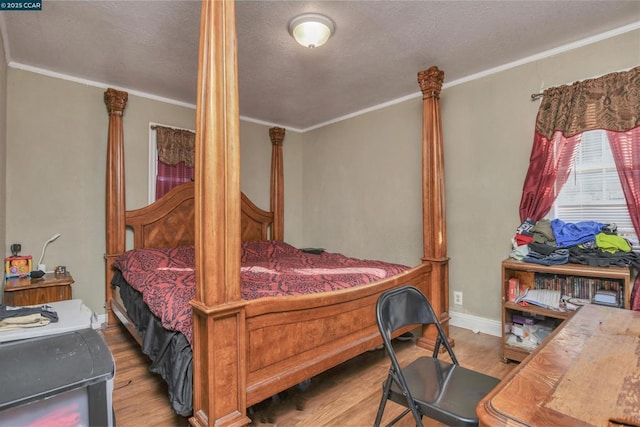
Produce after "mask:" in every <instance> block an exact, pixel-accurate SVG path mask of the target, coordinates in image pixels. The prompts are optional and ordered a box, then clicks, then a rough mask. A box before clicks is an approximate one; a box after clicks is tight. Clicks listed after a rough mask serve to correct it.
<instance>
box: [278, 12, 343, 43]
mask: <svg viewBox="0 0 640 427" xmlns="http://www.w3.org/2000/svg"><path fill="white" fill-rule="evenodd" d="M335 29H336V24H335V23H334V22H333V21H332V20H331V18H329V17H328V16H325V15H320V14H319V13H303V14H302V15H298V16H296V17H295V18H293V19H291V21H289V34H291V36H293V38H294V39H296V41H297V42H298V43H300V44H301V45H302V46H304V47H308V48H315V47H320V46H322V45H323V44H325V43H326V42H327V40H329V37H331V35H332V34H333V32H334V31H335Z"/></svg>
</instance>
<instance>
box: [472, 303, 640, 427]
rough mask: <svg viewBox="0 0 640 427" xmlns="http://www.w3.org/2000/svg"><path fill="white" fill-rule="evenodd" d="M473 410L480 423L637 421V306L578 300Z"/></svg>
mask: <svg viewBox="0 0 640 427" xmlns="http://www.w3.org/2000/svg"><path fill="white" fill-rule="evenodd" d="M476 411H477V413H478V416H479V418H480V425H485V426H507V425H508V426H520V425H532V426H551V425H554V426H584V425H595V426H607V425H609V420H610V419H614V420H619V421H622V422H624V423H627V424H630V425H639V424H640V312H637V311H630V310H622V309H618V308H610V307H604V306H600V305H593V304H592V305H586V306H584V307H582V308H581V309H580V310H579V311H578V312H577V313H576V314H575V315H574V316H572V317H571V318H570V319H568V320H566V321H565V322H564V323H563V324H562V325H561V326H559V327H558V328H556V330H555V331H554V332H553V334H552V335H551V336H550V337H549V339H548V340H547V341H545V342H544V343H543V344H542V345H541V346H540V347H538V348H537V349H536V350H535V351H534V352H533V353H531V354H530V355H529V356H528V357H527V358H526V359H525V360H524V361H523V362H522V363H521V364H520V366H518V367H517V368H516V369H514V370H513V371H512V372H511V373H510V374H509V375H508V376H507V377H505V378H504V379H503V380H502V382H501V383H500V384H499V385H498V386H497V387H496V388H495V389H494V390H493V391H491V393H489V394H488V395H487V396H486V397H485V398H484V399H483V400H482V401H481V402H480V403H479V404H478V407H477V408H476ZM612 425H616V424H612ZM623 425H624V424H623Z"/></svg>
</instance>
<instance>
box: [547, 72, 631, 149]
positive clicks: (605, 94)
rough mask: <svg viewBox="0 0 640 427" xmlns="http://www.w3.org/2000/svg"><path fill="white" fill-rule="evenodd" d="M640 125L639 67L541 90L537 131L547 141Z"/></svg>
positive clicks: (626, 128)
mask: <svg viewBox="0 0 640 427" xmlns="http://www.w3.org/2000/svg"><path fill="white" fill-rule="evenodd" d="M638 126H640V67H636V68H633V69H631V70H629V71H624V72H619V73H611V74H607V75H605V76H602V77H598V78H595V79H589V80H584V81H581V82H576V83H574V84H572V85H563V86H558V87H553V88H549V89H547V90H545V91H544V96H543V98H542V102H541V103H540V109H539V110H538V117H537V118H536V132H537V133H539V134H541V135H543V136H545V137H546V138H547V139H548V140H551V139H552V138H553V134H554V132H556V131H560V132H562V133H563V135H564V136H565V137H566V138H568V137H571V136H574V135H576V134H578V133H582V132H585V131H588V130H594V129H606V130H610V131H616V132H622V131H627V130H630V129H633V128H635V127H638Z"/></svg>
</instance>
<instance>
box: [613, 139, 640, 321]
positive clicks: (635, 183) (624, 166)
mask: <svg viewBox="0 0 640 427" xmlns="http://www.w3.org/2000/svg"><path fill="white" fill-rule="evenodd" d="M607 138H609V144H610V145H611V152H612V153H613V159H614V160H615V162H616V169H617V170H618V175H619V176H620V183H621V184H622V191H623V192H624V198H625V200H626V201H627V208H628V209H629V216H630V217H631V222H632V223H633V228H634V229H635V230H636V233H638V231H639V230H640V126H638V127H636V128H634V129H631V130H629V131H627V132H612V131H607ZM639 234H640V233H639ZM630 304H631V309H632V310H640V274H638V275H637V276H636V278H635V281H634V284H633V291H632V292H631V301H630Z"/></svg>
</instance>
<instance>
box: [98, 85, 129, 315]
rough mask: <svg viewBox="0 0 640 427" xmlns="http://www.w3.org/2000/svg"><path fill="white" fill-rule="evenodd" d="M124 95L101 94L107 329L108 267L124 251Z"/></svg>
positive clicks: (108, 306) (110, 272) (109, 308)
mask: <svg viewBox="0 0 640 427" xmlns="http://www.w3.org/2000/svg"><path fill="white" fill-rule="evenodd" d="M127 100H128V94H127V92H121V91H117V90H115V89H108V90H107V91H106V92H105V93H104V102H105V104H107V110H108V112H109V136H108V141H109V144H108V147H107V186H106V191H107V194H106V212H105V213H106V253H105V260H106V269H105V272H106V277H105V280H106V281H107V282H106V283H107V286H106V301H107V305H106V309H107V322H108V324H109V325H112V324H115V323H116V322H117V320H116V318H115V316H114V314H113V311H111V304H110V302H111V298H112V288H111V286H110V283H111V279H112V278H113V270H112V269H111V265H112V264H113V262H114V261H115V259H116V258H117V257H118V255H120V254H122V253H123V252H124V250H125V222H124V221H125V215H124V211H125V205H124V203H125V197H124V196H125V192H124V131H123V128H122V114H123V113H124V108H125V106H126V105H127Z"/></svg>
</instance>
